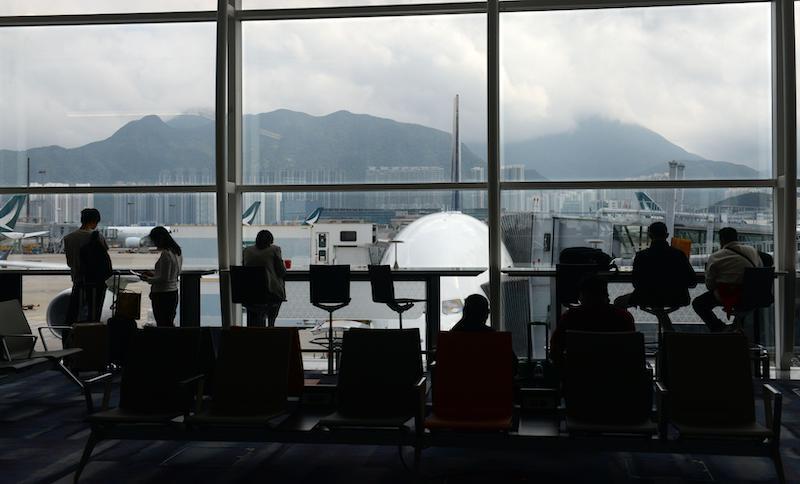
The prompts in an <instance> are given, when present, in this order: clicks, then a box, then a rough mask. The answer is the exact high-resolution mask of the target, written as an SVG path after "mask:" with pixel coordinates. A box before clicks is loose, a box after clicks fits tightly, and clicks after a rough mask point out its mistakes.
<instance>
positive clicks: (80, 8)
mask: <svg viewBox="0 0 800 484" xmlns="http://www.w3.org/2000/svg"><path fill="white" fill-rule="evenodd" d="M216 8H217V2H215V1H214V0H169V1H168V2H165V1H163V0H136V1H135V2H131V1H129V0H3V1H2V2H0V15H83V14H97V13H135V12H185V11H196V10H212V11H213V10H216Z"/></svg>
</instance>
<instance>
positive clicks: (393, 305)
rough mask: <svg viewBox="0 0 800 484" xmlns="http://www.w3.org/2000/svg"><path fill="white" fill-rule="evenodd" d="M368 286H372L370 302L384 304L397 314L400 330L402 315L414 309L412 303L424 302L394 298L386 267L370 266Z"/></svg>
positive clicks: (422, 300)
mask: <svg viewBox="0 0 800 484" xmlns="http://www.w3.org/2000/svg"><path fill="white" fill-rule="evenodd" d="M368 269H369V284H370V286H372V301H373V302H376V303H380V304H386V305H387V306H389V308H390V309H391V310H392V311H394V312H396V313H397V316H398V318H399V319H400V329H403V313H404V312H406V311H408V310H409V309H411V308H413V307H414V303H418V302H425V300H424V299H412V298H396V297H395V295H394V279H393V278H392V269H391V267H389V266H388V265H380V266H378V265H370V266H369V267H368Z"/></svg>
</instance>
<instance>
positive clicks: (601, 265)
mask: <svg viewBox="0 0 800 484" xmlns="http://www.w3.org/2000/svg"><path fill="white" fill-rule="evenodd" d="M611 261H612V259H611V256H610V255H608V254H606V253H605V252H603V251H602V250H600V249H595V248H592V247H567V248H566V249H564V250H562V251H561V253H560V254H559V255H558V262H559V263H560V264H588V265H594V266H597V269H598V270H601V271H607V270H610V269H612V268H615V267H616V266H615V265H614V264H612V263H611Z"/></svg>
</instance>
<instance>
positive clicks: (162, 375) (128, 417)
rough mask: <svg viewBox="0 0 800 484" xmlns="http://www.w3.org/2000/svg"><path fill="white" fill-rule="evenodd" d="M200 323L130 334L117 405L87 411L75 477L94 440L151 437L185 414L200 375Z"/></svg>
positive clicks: (92, 446)
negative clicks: (87, 426)
mask: <svg viewBox="0 0 800 484" xmlns="http://www.w3.org/2000/svg"><path fill="white" fill-rule="evenodd" d="M199 329H200V328H147V329H143V330H137V331H136V332H135V333H134V334H133V337H132V339H131V342H130V345H131V351H130V352H129V355H130V356H129V358H128V361H127V363H126V365H125V367H124V368H123V370H122V380H121V381H120V393H119V406H118V407H117V408H114V409H110V410H104V411H100V412H97V413H94V414H92V415H89V418H88V420H89V423H90V425H91V433H90V434H89V438H88V439H87V441H86V446H85V447H84V450H83V455H82V456H81V460H80V463H79V464H78V469H77V470H76V471H75V482H77V481H78V479H79V477H80V474H81V472H82V471H83V469H84V467H85V466H86V464H87V463H88V462H89V459H90V458H91V455H92V450H93V449H94V447H95V445H97V443H98V442H100V441H102V440H107V439H135V440H141V439H148V438H153V436H154V435H157V432H158V431H165V430H168V429H170V428H172V427H173V423H172V420H173V419H174V418H176V417H180V416H182V415H183V416H188V415H189V411H190V410H191V407H192V399H193V396H194V395H195V393H197V392H196V391H195V388H194V387H193V385H196V384H200V382H202V379H203V376H202V366H203V362H202V347H201V332H200V331H199ZM153 432H156V433H153Z"/></svg>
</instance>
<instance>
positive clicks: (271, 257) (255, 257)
mask: <svg viewBox="0 0 800 484" xmlns="http://www.w3.org/2000/svg"><path fill="white" fill-rule="evenodd" d="M274 242H275V238H274V237H273V235H272V232H270V231H269V230H262V231H260V232H259V233H258V235H256V243H255V245H251V246H250V247H247V248H245V249H244V252H243V253H242V264H243V265H245V266H262V267H264V269H265V270H266V271H267V294H268V296H269V299H270V300H271V302H270V303H268V304H253V305H248V306H247V325H248V326H262V327H263V326H264V325H265V323H268V324H269V326H270V327H272V326H275V320H276V319H277V318H278V311H280V309H281V303H282V302H283V301H284V300H286V286H285V282H284V278H285V277H286V266H285V265H284V263H283V257H282V255H281V248H280V247H278V246H277V245H275V243H274Z"/></svg>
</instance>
